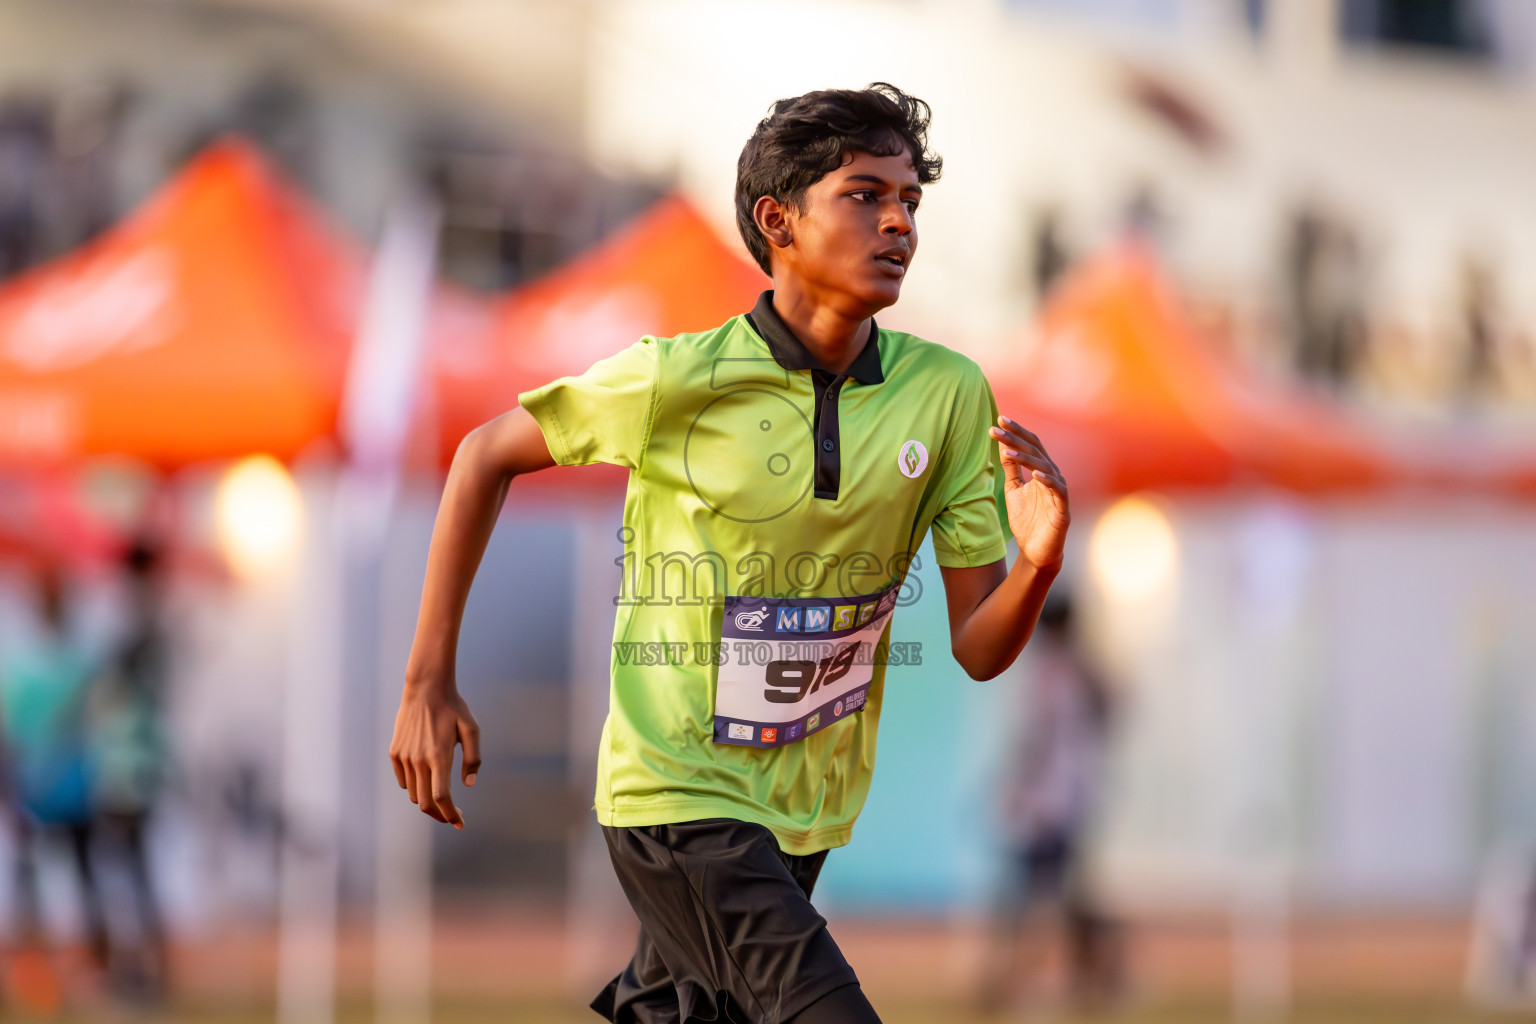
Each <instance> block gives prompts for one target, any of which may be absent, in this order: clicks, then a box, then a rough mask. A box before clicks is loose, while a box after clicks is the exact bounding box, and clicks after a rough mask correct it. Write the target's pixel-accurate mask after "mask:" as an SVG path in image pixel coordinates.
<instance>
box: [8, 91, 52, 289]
mask: <svg viewBox="0 0 1536 1024" xmlns="http://www.w3.org/2000/svg"><path fill="white" fill-rule="evenodd" d="M48 148H49V138H48V114H47V105H46V103H44V102H43V101H42V100H41V99H39V98H37V97H34V96H31V95H29V94H26V93H13V94H12V95H10V96H8V97H6V98H4V99H0V279H4V278H6V277H9V276H10V275H12V274H15V273H16V272H18V271H20V270H23V269H25V268H26V267H29V266H31V265H32V264H33V263H34V262H36V260H37V258H38V251H37V250H38V228H39V225H38V220H39V217H38V200H39V198H40V197H41V195H42V192H43V186H44V181H45V179H46V178H47V169H48Z"/></svg>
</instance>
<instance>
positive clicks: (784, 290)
mask: <svg viewBox="0 0 1536 1024" xmlns="http://www.w3.org/2000/svg"><path fill="white" fill-rule="evenodd" d="M773 309H774V312H776V313H778V314H779V318H780V319H781V320H783V321H784V326H786V327H788V328H789V329H790V330H791V331H794V332H795V337H797V338H799V339H800V342H801V343H802V344H803V345H805V347H806V348H807V349H809V350H810V353H811V355H813V356H815V357H816V361H817V362H819V363H821V365H822V366H825V367H826V368H827V369H829V370H831V371H832V372H833V373H842V372H844V371H845V370H847V369H848V367H849V366H851V365H852V364H853V361H854V360H855V359H857V358H858V355H859V353H860V352H862V351H863V350H864V344H865V342H867V341H868V340H869V325H870V324H871V323H872V320H871V318H872V317H873V316H874V314H875V312H877V311H876V310H867V309H863V308H858V307H855V308H851V309H850V308H848V307H847V306H845V305H843V304H841V303H830V302H826V301H824V300H822V299H820V298H819V297H817V296H814V295H812V294H811V293H810V292H809V291H807V290H806V289H805V288H802V287H800V285H799V283H798V282H795V281H781V280H778V279H775V280H774V282H773Z"/></svg>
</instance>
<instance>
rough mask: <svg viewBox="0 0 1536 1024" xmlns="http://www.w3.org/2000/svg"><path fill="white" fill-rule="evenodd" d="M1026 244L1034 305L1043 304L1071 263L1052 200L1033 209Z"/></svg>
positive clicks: (1058, 216) (1070, 255)
mask: <svg viewBox="0 0 1536 1024" xmlns="http://www.w3.org/2000/svg"><path fill="white" fill-rule="evenodd" d="M1029 243H1030V244H1029V248H1030V277H1031V283H1032V284H1033V285H1034V289H1035V304H1036V305H1044V304H1045V301H1046V299H1047V298H1049V297H1050V294H1051V291H1052V289H1054V288H1055V287H1056V282H1057V281H1059V280H1061V276H1062V275H1063V274H1065V273H1066V272H1067V271H1068V270H1069V269H1071V266H1072V254H1071V253H1070V252H1068V251H1067V245H1066V242H1065V241H1064V240H1063V239H1062V231H1061V210H1060V208H1059V207H1057V206H1056V205H1055V204H1054V203H1052V204H1049V205H1047V206H1044V207H1042V208H1040V209H1039V210H1038V211H1036V213H1035V217H1034V221H1033V223H1032V224H1031V225H1030V232H1029Z"/></svg>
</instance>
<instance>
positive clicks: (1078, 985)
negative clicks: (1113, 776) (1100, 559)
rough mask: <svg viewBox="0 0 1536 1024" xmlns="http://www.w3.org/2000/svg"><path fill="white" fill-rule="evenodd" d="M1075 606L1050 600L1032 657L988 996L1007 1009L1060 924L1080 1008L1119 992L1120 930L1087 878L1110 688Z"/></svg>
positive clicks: (1010, 783) (1008, 783)
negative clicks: (1087, 648)
mask: <svg viewBox="0 0 1536 1024" xmlns="http://www.w3.org/2000/svg"><path fill="white" fill-rule="evenodd" d="M1072 622H1073V612H1072V605H1071V602H1070V600H1069V599H1068V598H1066V597H1065V596H1064V595H1059V594H1052V595H1051V598H1050V600H1049V601H1048V602H1047V604H1046V607H1045V609H1044V610H1043V611H1042V612H1041V615H1040V623H1039V626H1038V627H1037V628H1036V631H1035V635H1034V638H1033V639H1032V640H1031V642H1030V649H1031V650H1032V651H1033V652H1034V663H1033V669H1034V670H1033V672H1032V674H1031V677H1030V681H1031V685H1030V688H1029V691H1028V694H1027V697H1026V700H1025V701H1024V715H1025V717H1024V720H1023V723H1022V727H1021V728H1020V729H1019V730H1018V733H1017V735H1018V739H1017V742H1016V743H1014V744H1013V747H1012V749H1013V750H1014V751H1016V755H1017V756H1016V757H1015V758H1014V760H1013V763H1012V764H1010V765H1009V766H1008V774H1007V776H1006V778H1005V781H1004V784H1003V808H1002V810H1003V821H1004V826H1005V829H1006V837H1007V840H1008V843H1009V851H1008V862H1007V875H1006V878H1005V884H1004V890H1003V893H1002V895H1001V899H1000V900H999V901H998V917H997V921H996V926H997V927H996V936H995V943H994V945H993V947H992V950H991V953H992V956H991V963H990V964H989V965H988V968H987V972H986V976H985V978H984V980H983V992H982V998H983V1002H984V1004H985V1005H986V1006H987V1007H988V1008H990V1009H994V1010H996V1009H1000V1008H1002V1007H1003V1006H1005V1005H1006V1004H1007V1003H1008V1002H1010V1001H1011V1000H1012V998H1014V997H1015V996H1016V995H1017V994H1018V993H1017V989H1018V987H1019V986H1018V980H1019V972H1020V969H1021V968H1022V971H1023V973H1024V974H1026V975H1027V974H1030V973H1038V970H1039V963H1038V961H1039V959H1040V953H1041V952H1042V951H1043V950H1042V949H1041V948H1040V947H1041V946H1042V945H1043V943H1042V942H1041V941H1040V938H1039V937H1038V934H1029V933H1039V932H1041V931H1043V930H1044V929H1043V928H1042V927H1041V926H1042V925H1047V924H1049V923H1051V919H1052V918H1054V919H1055V921H1056V922H1057V923H1058V924H1059V926H1060V929H1061V933H1062V939H1063V948H1064V951H1065V961H1066V970H1067V981H1068V984H1069V987H1070V992H1071V995H1072V997H1073V999H1074V1000H1075V1001H1077V1002H1078V1003H1081V1004H1084V1005H1098V1004H1102V1003H1104V1002H1105V1001H1107V1000H1108V999H1110V998H1112V997H1113V996H1114V995H1115V994H1116V992H1117V990H1118V988H1119V984H1120V974H1121V960H1122V950H1121V949H1120V945H1121V939H1120V935H1119V928H1118V927H1117V925H1116V924H1115V923H1114V922H1113V921H1112V920H1111V919H1110V918H1109V916H1108V915H1107V914H1106V913H1105V912H1104V911H1103V909H1102V908H1101V907H1100V906H1099V905H1098V902H1097V900H1096V899H1095V898H1094V896H1093V894H1092V893H1091V891H1090V886H1089V882H1088V879H1087V877H1086V871H1085V870H1084V856H1083V854H1084V846H1085V843H1086V839H1087V831H1088V826H1089V825H1090V823H1091V821H1092V817H1093V814H1094V811H1095V809H1096V807H1097V805H1098V802H1099V791H1100V783H1101V775H1102V771H1103V764H1104V760H1105V754H1106V752H1107V748H1108V744H1109V739H1110V734H1111V725H1112V721H1113V716H1114V708H1113V699H1112V695H1111V693H1110V690H1109V688H1108V687H1107V685H1106V684H1105V683H1104V681H1103V680H1102V679H1101V678H1100V677H1099V676H1098V675H1097V674H1096V673H1095V672H1094V671H1093V670H1092V669H1091V668H1090V667H1089V666H1088V664H1087V663H1086V661H1085V659H1084V657H1083V655H1082V652H1081V649H1080V647H1079V646H1078V643H1077V640H1076V637H1075V635H1074V633H1073V628H1072Z"/></svg>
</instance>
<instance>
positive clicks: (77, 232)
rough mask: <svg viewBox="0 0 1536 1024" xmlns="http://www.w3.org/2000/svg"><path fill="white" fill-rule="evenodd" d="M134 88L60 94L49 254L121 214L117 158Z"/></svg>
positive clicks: (50, 190)
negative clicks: (118, 205)
mask: <svg viewBox="0 0 1536 1024" xmlns="http://www.w3.org/2000/svg"><path fill="white" fill-rule="evenodd" d="M132 105H133V93H132V92H131V90H130V89H129V88H128V87H127V86H125V85H121V84H117V85H111V86H106V87H101V88H84V89H75V90H71V91H68V92H65V93H64V94H63V95H62V96H60V98H59V101H58V103H57V104H56V106H55V111H54V117H53V126H52V137H53V145H52V151H51V155H52V167H51V168H50V171H49V182H48V186H49V187H48V191H47V193H46V194H47V197H48V203H47V207H46V222H45V224H44V225H43V227H44V233H45V235H46V238H45V239H43V243H44V248H45V250H46V253H45V254H46V255H58V254H60V253H65V252H68V251H70V250H72V249H74V248H76V247H77V246H79V245H81V244H82V243H84V242H86V241H89V240H90V239H91V238H94V237H95V236H96V235H97V234H99V233H101V232H102V231H103V230H104V229H106V228H107V227H108V226H109V225H110V224H112V222H113V221H115V220H116V219H117V213H118V209H117V181H116V173H117V163H118V159H119V150H120V148H121V145H122V142H123V128H124V123H125V122H126V120H127V117H128V114H129V112H130V111H131V109H132Z"/></svg>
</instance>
